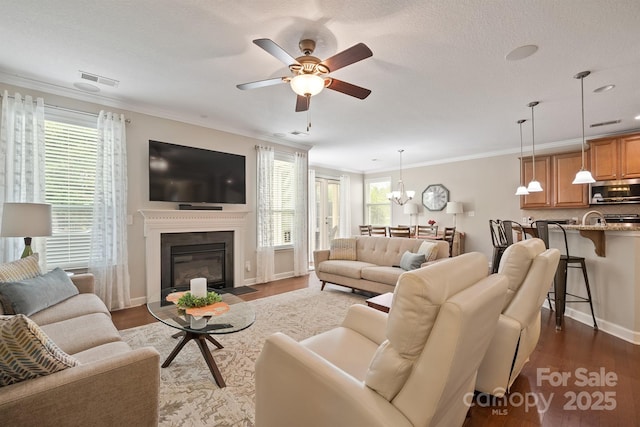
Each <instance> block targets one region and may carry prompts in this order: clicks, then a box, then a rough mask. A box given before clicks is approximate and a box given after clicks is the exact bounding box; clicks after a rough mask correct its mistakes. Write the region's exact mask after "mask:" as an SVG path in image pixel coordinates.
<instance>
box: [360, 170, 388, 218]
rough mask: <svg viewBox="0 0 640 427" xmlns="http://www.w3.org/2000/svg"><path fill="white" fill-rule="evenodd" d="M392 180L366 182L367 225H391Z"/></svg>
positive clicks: (375, 179) (378, 179) (383, 179)
mask: <svg viewBox="0 0 640 427" xmlns="http://www.w3.org/2000/svg"><path fill="white" fill-rule="evenodd" d="M390 192H391V178H374V179H368V180H365V213H364V220H365V222H366V223H367V224H373V225H391V201H390V200H389V199H388V198H387V194H388V193H390Z"/></svg>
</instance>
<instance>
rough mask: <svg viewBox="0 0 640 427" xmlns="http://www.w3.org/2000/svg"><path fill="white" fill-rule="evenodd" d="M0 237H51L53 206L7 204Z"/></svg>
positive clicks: (4, 209) (3, 211)
mask: <svg viewBox="0 0 640 427" xmlns="http://www.w3.org/2000/svg"><path fill="white" fill-rule="evenodd" d="M0 236H3V237H38V236H51V205H48V204H45V203H5V204H4V207H3V209H2V228H1V229H0Z"/></svg>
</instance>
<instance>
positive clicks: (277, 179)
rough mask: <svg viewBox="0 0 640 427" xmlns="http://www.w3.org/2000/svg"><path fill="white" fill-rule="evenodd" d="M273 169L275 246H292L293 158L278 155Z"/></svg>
mask: <svg viewBox="0 0 640 427" xmlns="http://www.w3.org/2000/svg"><path fill="white" fill-rule="evenodd" d="M273 169H274V182H273V205H272V206H273V229H274V236H273V240H274V245H275V246H286V245H291V244H292V242H293V240H292V239H293V236H292V234H293V213H294V211H295V199H294V194H293V189H294V174H295V173H294V172H295V171H294V164H293V156H292V155H290V154H285V153H276V155H275V158H274V161H273Z"/></svg>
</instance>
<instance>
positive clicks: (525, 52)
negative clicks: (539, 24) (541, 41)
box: [505, 44, 538, 61]
mask: <svg viewBox="0 0 640 427" xmlns="http://www.w3.org/2000/svg"><path fill="white" fill-rule="evenodd" d="M537 51H538V46H536V45H535V44H527V45H524V46H520V47H517V48H515V49H513V50H512V51H511V52H509V53H507V56H505V59H506V60H507V61H519V60H521V59H524V58H528V57H529V56H531V55H533V54H534V53H536V52H537Z"/></svg>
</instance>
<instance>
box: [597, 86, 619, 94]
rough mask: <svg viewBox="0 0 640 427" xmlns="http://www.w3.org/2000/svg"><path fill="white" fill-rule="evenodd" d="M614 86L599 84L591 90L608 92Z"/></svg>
mask: <svg viewBox="0 0 640 427" xmlns="http://www.w3.org/2000/svg"><path fill="white" fill-rule="evenodd" d="M614 87H616V85H605V86H601V87H599V88H598V89H594V90H593V91H594V92H595V93H602V92H608V91H610V90H611V89H613V88H614Z"/></svg>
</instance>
